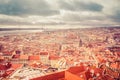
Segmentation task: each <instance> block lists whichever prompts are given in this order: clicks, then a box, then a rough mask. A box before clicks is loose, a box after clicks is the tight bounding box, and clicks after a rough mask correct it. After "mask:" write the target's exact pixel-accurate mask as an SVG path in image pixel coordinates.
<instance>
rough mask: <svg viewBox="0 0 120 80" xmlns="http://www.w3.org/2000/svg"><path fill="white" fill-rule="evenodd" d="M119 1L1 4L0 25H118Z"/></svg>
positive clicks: (14, 0) (2, 0) (16, 0)
mask: <svg viewBox="0 0 120 80" xmlns="http://www.w3.org/2000/svg"><path fill="white" fill-rule="evenodd" d="M119 3H120V0H52V1H51V0H0V24H9V25H10V24H11V25H12V24H18V25H20V24H23V25H24V24H27V25H32V24H34V25H41V24H45V25H69V24H70V25H90V26H92V25H93V26H97V25H100V26H106V25H120V23H119V22H120V9H119V7H120V5H119Z"/></svg>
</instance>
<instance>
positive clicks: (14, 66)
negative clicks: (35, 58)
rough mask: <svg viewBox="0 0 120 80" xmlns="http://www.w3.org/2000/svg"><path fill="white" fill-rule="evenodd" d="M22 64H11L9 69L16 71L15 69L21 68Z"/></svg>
mask: <svg viewBox="0 0 120 80" xmlns="http://www.w3.org/2000/svg"><path fill="white" fill-rule="evenodd" d="M22 65H23V64H12V66H11V68H13V69H14V70H16V69H17V68H20V67H22Z"/></svg>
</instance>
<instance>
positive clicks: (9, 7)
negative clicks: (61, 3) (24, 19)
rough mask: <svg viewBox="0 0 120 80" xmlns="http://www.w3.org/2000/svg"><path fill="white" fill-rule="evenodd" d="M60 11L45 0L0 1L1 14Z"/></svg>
mask: <svg viewBox="0 0 120 80" xmlns="http://www.w3.org/2000/svg"><path fill="white" fill-rule="evenodd" d="M58 13H59V11H58V10H54V9H51V7H50V5H49V4H48V3H47V2H46V1H45V0H36V1H34V0H5V1H1V3H0V14H6V15H17V16H20V15H40V16H49V15H55V14H58Z"/></svg>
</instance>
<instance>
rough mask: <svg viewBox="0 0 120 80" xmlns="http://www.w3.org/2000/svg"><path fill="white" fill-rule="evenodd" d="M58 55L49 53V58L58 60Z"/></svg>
mask: <svg viewBox="0 0 120 80" xmlns="http://www.w3.org/2000/svg"><path fill="white" fill-rule="evenodd" d="M59 58H60V57H59V56H56V55H51V56H50V57H49V60H58V59H59Z"/></svg>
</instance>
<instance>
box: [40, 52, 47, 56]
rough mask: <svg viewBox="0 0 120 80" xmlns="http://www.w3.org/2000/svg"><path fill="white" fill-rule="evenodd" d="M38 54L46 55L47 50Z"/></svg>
mask: <svg viewBox="0 0 120 80" xmlns="http://www.w3.org/2000/svg"><path fill="white" fill-rule="evenodd" d="M40 55H48V52H40Z"/></svg>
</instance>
